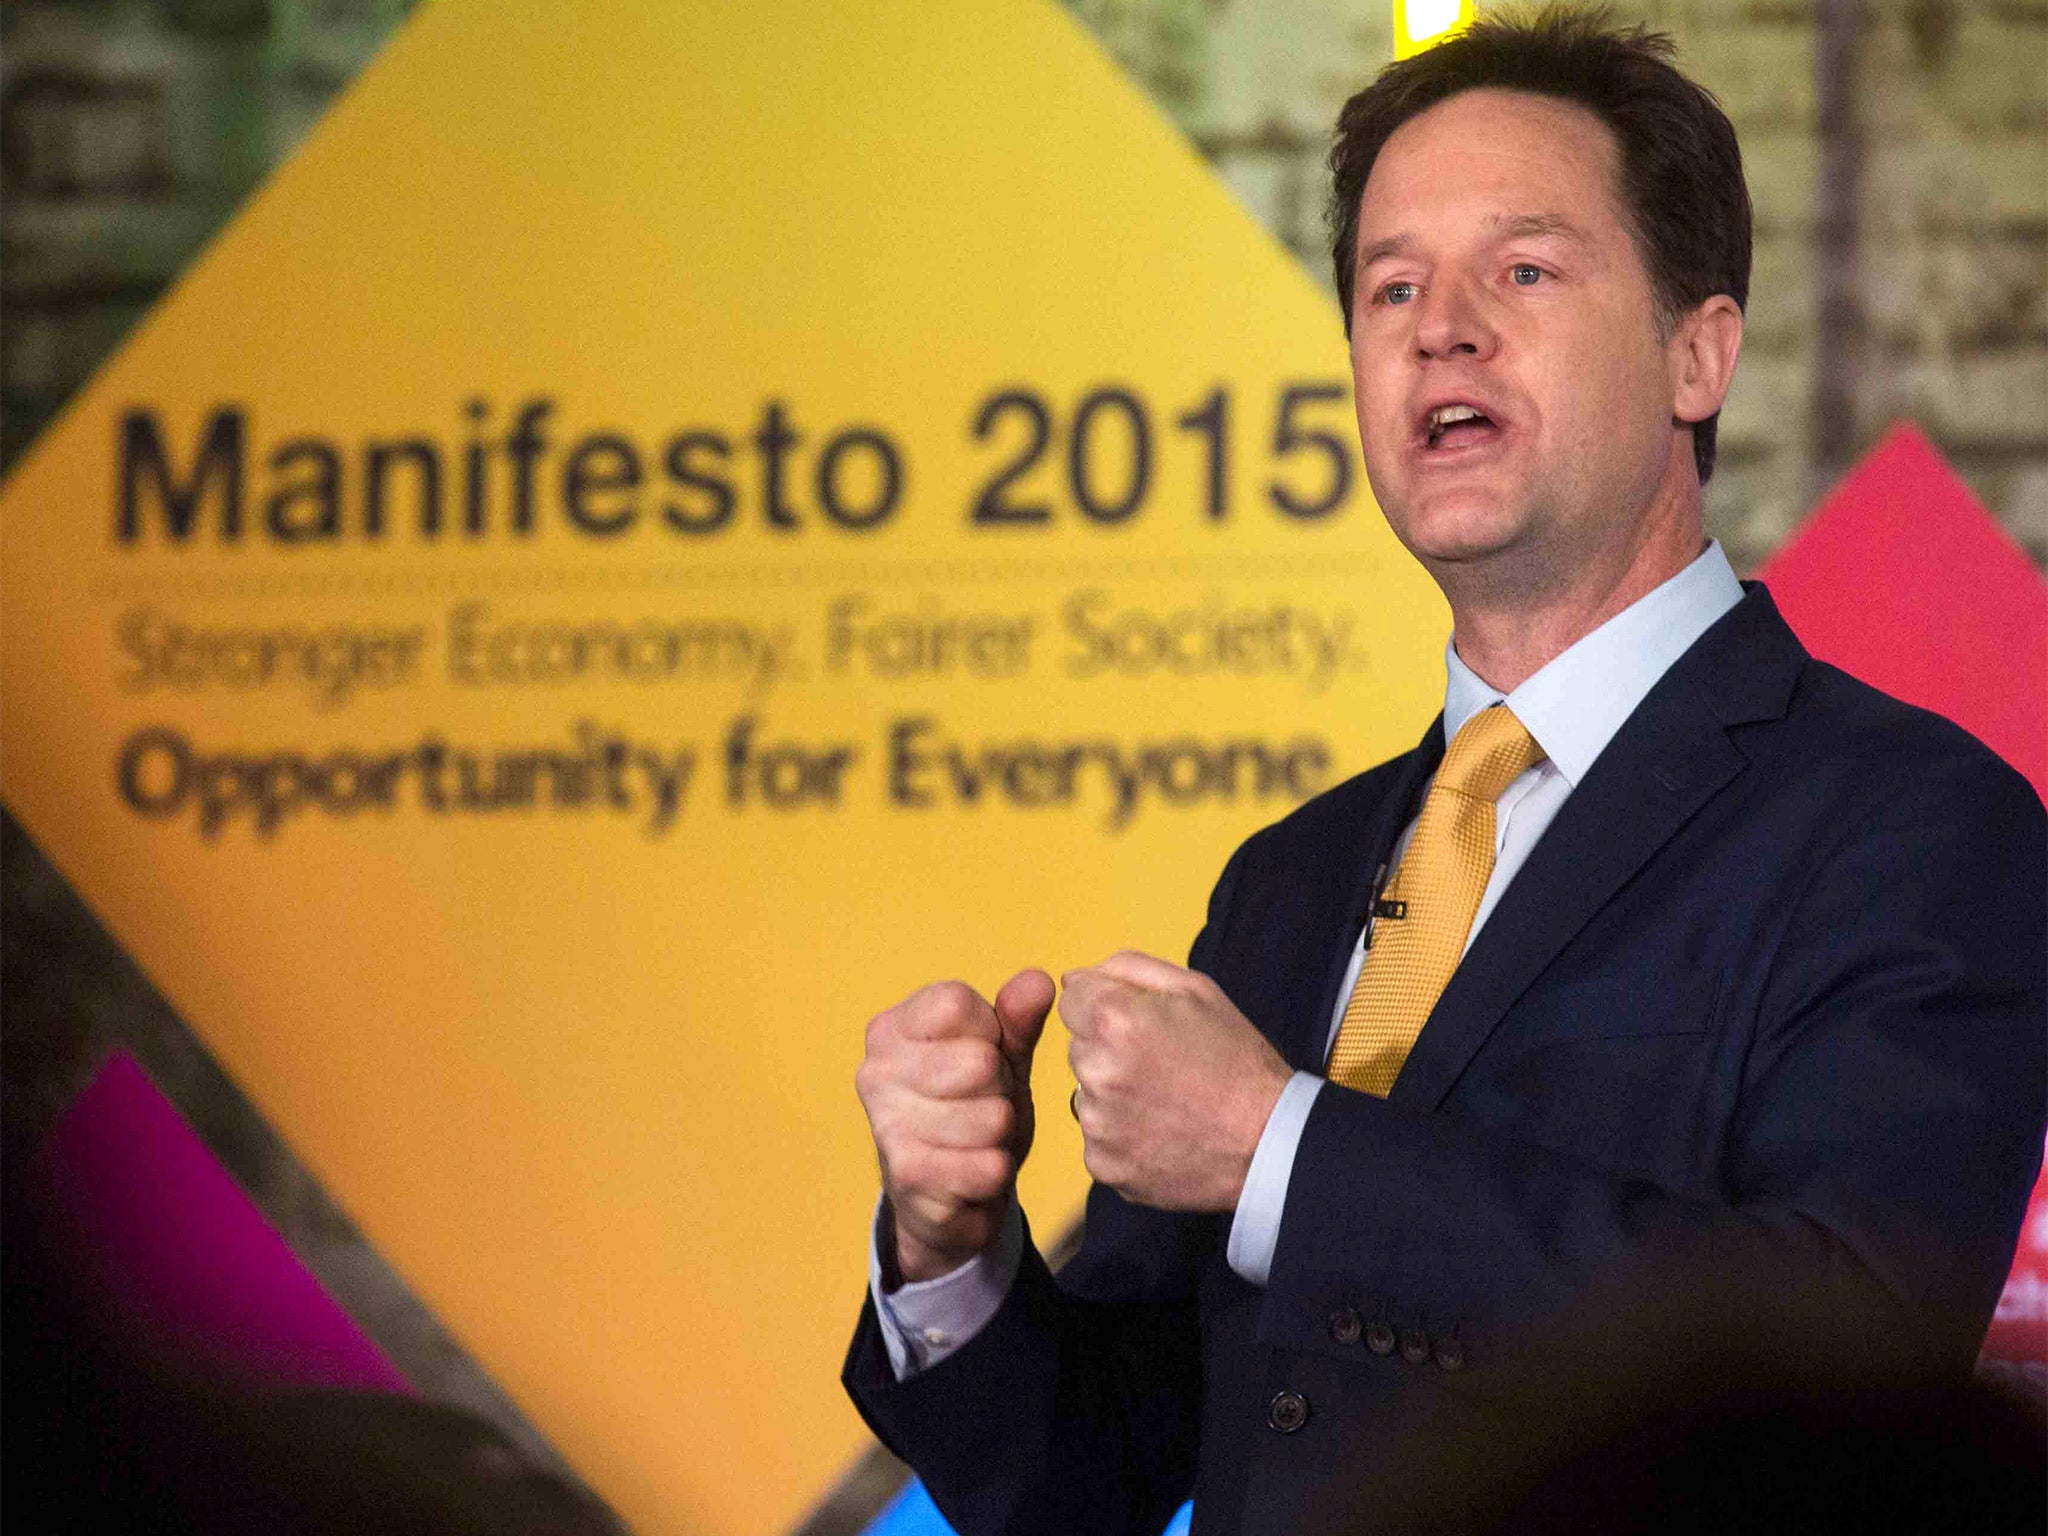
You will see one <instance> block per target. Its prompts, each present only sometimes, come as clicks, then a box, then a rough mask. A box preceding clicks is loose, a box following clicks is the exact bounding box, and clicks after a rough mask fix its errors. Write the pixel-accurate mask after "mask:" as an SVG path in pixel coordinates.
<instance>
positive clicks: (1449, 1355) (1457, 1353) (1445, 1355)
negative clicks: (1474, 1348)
mask: <svg viewBox="0 0 2048 1536" xmlns="http://www.w3.org/2000/svg"><path fill="white" fill-rule="evenodd" d="M1436 1363H1437V1364H1438V1365H1440V1366H1442V1367H1443V1368H1444V1369H1445V1370H1447V1371H1462V1370H1463V1369H1465V1346H1464V1345H1462V1344H1460V1343H1459V1342H1458V1341H1457V1340H1456V1339H1455V1338H1451V1339H1438V1340H1437V1341H1436Z"/></svg>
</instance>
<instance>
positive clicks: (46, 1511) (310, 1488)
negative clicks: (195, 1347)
mask: <svg viewBox="0 0 2048 1536" xmlns="http://www.w3.org/2000/svg"><path fill="white" fill-rule="evenodd" d="M10 1182H11V1181H10ZM9 1194H10V1196H18V1195H19V1189H18V1187H17V1188H14V1189H10V1190H9ZM6 1214H7V1225H6V1241H5V1246H4V1250H0V1256H4V1267H5V1315H4V1323H0V1336H4V1339H5V1346H4V1354H0V1363H4V1367H5V1384H4V1387H0V1404H4V1414H0V1467H4V1469H5V1470H4V1475H0V1524H4V1525H5V1527H6V1529H7V1531H8V1532H9V1536H24V1533H41V1532H53V1533H54V1532H65V1533H71V1532H99V1531H106V1532H115V1533H121V1536H287V1533H289V1536H328V1533H334V1536H341V1533H344V1532H346V1533H348V1536H363V1533H375V1536H386V1533H389V1536H413V1533H419V1536H428V1533H437V1536H471V1533H475V1536H485V1533H490V1536H621V1533H622V1532H623V1527H622V1526H620V1525H619V1524H618V1522H617V1521H616V1520H615V1519H614V1518H613V1517H612V1516H611V1515H610V1514H609V1512H607V1511H606V1510H604V1509H603V1508H602V1507H601V1506H598V1505H596V1504H595V1503H594V1502H593V1501H592V1500H591V1499H590V1498H589V1497H588V1496H587V1495H586V1494H584V1493H583V1492H582V1491H581V1490H579V1489H576V1488H573V1487H571V1486H570V1485H568V1484H567V1483H565V1482H564V1481H563V1480H562V1479H560V1478H558V1477H556V1476H554V1475H552V1474H550V1473H548V1472H545V1471H542V1470H539V1469H536V1468H535V1467H533V1466H532V1465H531V1463H530V1462H529V1460H528V1459H527V1458H526V1457H525V1456H523V1455H522V1454H521V1453H520V1452H519V1451H518V1450H517V1449H515V1447H514V1446H513V1445H512V1443H511V1442H510V1441H509V1440H508V1439H507V1438H506V1437H505V1436H504V1434H503V1433H502V1432H500V1431H499V1430H498V1429H497V1428H495V1427H494V1426H492V1425H491V1424H489V1423H487V1422H486V1421H484V1420H483V1419H481V1418H478V1417H476V1416H474V1415H472V1414H469V1413H466V1412H463V1411H461V1410H458V1409H453V1408H449V1407H445V1406H442V1405H440V1404H436V1403H430V1402H426V1401H423V1400H421V1399H419V1398H414V1397H406V1396H402V1395H399V1394H396V1393H387V1392H367V1391H359V1390H352V1389H336V1388H294V1389H258V1388H252V1387H246V1386H241V1385H238V1384H235V1383H231V1382H224V1381H218V1380H207V1379H201V1378H197V1377H194V1376H193V1375H191V1374H190V1373H189V1372H184V1371H181V1370H180V1369H178V1368H177V1366H176V1365H175V1364H173V1363H171V1362H167V1361H165V1360H163V1359H162V1358H161V1357H160V1356H158V1355H156V1354H155V1353H154V1352H152V1351H150V1350H148V1349H146V1348H145V1347H143V1346H142V1345H141V1344H140V1343H139V1342H138V1341H137V1339H136V1338H134V1337H132V1336H130V1335H129V1334H127V1333H125V1332H124V1331H122V1330H119V1329H117V1328H116V1327H114V1326H112V1325H111V1324H110V1322H109V1320H108V1317H107V1314H106V1313H105V1312H104V1311H103V1310H102V1309H101V1308H99V1307H98V1306H96V1305H95V1304H94V1302H93V1300H92V1299H91V1297H90V1293H89V1292H81V1289H80V1288H79V1287H77V1286H76V1285H75V1284H74V1283H73V1281H72V1277H71V1276H70V1275H68V1274H67V1273H66V1271H65V1267H64V1265H63V1264H62V1262H61V1261H60V1260H58V1259H57V1258H56V1257H55V1255H56V1254H58V1253H60V1252H61V1251H62V1250H61V1246H60V1245H53V1244H51V1243H50V1242H48V1241H46V1240H45V1239H46V1236H47V1230H48V1228H47V1223H45V1222H44V1221H42V1220H41V1219H39V1218H40V1213H39V1212H38V1211H37V1209H36V1207H35V1205H34V1202H33V1201H23V1200H21V1199H19V1198H13V1199H10V1201H9V1203H8V1209H7V1213H6Z"/></svg>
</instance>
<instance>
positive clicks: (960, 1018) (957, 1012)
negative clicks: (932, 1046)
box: [928, 981, 979, 1029]
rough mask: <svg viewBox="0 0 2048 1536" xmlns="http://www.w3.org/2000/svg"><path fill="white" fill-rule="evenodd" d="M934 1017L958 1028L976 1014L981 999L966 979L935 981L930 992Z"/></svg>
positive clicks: (934, 1019) (939, 1021) (940, 1022)
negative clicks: (975, 1009) (977, 1004)
mask: <svg viewBox="0 0 2048 1536" xmlns="http://www.w3.org/2000/svg"><path fill="white" fill-rule="evenodd" d="M928 997H929V1001H930V1007H931V1014H932V1019H933V1021H934V1022H935V1023H938V1024H942V1025H945V1026H946V1027H947V1028H949V1029H958V1028H960V1027H961V1026H962V1025H964V1024H965V1023H966V1022H967V1021H968V1020H969V1019H970V1018H972V1017H973V1015H974V1005H975V1003H976V1002H978V1001H979V999H978V998H977V997H976V996H975V994H974V989H973V988H972V987H970V986H968V985H967V983H966V982H964V981H940V982H934V983H933V984H932V986H931V988H930V991H929V993H928Z"/></svg>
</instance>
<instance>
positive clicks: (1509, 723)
mask: <svg viewBox="0 0 2048 1536" xmlns="http://www.w3.org/2000/svg"><path fill="white" fill-rule="evenodd" d="M1544 755H1545V754H1544V751H1543V749H1542V748H1541V747H1539V746H1538V745H1536V738H1535V737H1534V736H1531V735H1530V734H1529V731H1528V727H1526V726H1524V725H1523V724H1522V722H1521V721H1519V720H1517V719H1516V718H1515V716H1514V711H1512V710H1510V709H1509V708H1508V707H1507V706H1506V705H1505V704H1496V705H1494V706H1493V707H1492V708H1490V709H1482V710H1481V711H1479V713H1478V714H1476V715H1474V716H1473V717H1472V718H1471V719H1470V720H1467V721H1466V722H1465V725H1464V728H1463V729H1462V730H1460V731H1459V732H1458V736H1457V739H1456V740H1455V741H1453V742H1452V743H1451V747H1450V750H1449V751H1448V752H1446V753H1444V761H1443V766H1442V767H1441V768H1439V769H1437V772H1436V782H1437V783H1438V784H1439V785H1440V786H1442V787H1443V788H1445V789H1450V790H1455V791H1457V792H1458V793H1459V794H1461V795H1469V796H1471V797H1472V798H1473V799H1474V800H1487V801H1492V800H1498V799H1499V798H1500V792H1501V791H1502V790H1504V789H1506V788H1507V787H1508V786H1509V785H1510V784H1512V783H1514V781H1515V780H1516V779H1517V778H1519V777H1520V776H1521V775H1522V774H1524V773H1526V772H1527V771H1528V770H1529V769H1531V768H1533V767H1535V766H1536V765H1537V764H1538V763H1540V762H1542V761H1543V758H1544Z"/></svg>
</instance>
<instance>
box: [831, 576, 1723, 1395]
mask: <svg viewBox="0 0 2048 1536" xmlns="http://www.w3.org/2000/svg"><path fill="white" fill-rule="evenodd" d="M1740 601H1742V584H1741V583H1740V582H1739V581H1737V580H1736V578H1735V572H1734V571H1733V570H1732V569H1731V568H1730V566H1729V564H1728V557H1727V556H1726V555H1724V554H1723V553H1722V552H1721V546H1720V545H1719V544H1718V543H1709V544H1708V545H1707V547H1706V550H1705V551H1704V552H1703V553H1702V554H1701V555H1700V556H1699V558H1698V559H1696V560H1694V561H1693V562H1692V564H1691V565H1688V566H1687V567H1686V568H1685V569H1684V570H1682V571H1680V572H1679V573H1678V574H1677V575H1676V576H1674V577H1672V578H1671V579H1670V580H1669V581H1667V582H1665V583H1664V584H1663V585H1662V586H1660V587H1658V588H1657V589H1656V590H1655V591H1653V592H1651V593H1650V594H1648V595H1647V596H1646V597H1643V598H1641V599H1640V600H1638V601H1637V602H1635V603H1634V604H1632V605H1631V606H1629V607H1628V608H1625V609H1624V610H1622V611H1621V612H1620V613H1618V614H1616V615H1615V616H1614V617H1613V618H1611V619H1609V620H1608V621H1607V622H1606V623H1605V624H1603V625H1601V626H1600V627H1599V628H1598V629H1596V630H1594V631H1593V632H1592V633H1591V634H1589V635H1587V636H1585V637H1584V638H1583V639H1581V640H1579V641H1578V642H1577V643H1576V644H1574V645H1572V646H1571V647H1570V648H1569V649H1567V650H1566V651H1565V652H1563V654H1561V655H1559V656H1558V657H1556V658H1555V659H1554V660H1553V661H1551V662H1550V663H1549V664H1548V665H1547V666H1545V667H1543V668H1542V669H1541V670H1540V671H1538V672H1536V673H1535V674H1534V675H1532V676H1531V677H1529V678H1528V679H1527V680H1526V681H1524V682H1523V683H1522V685H1521V686H1520V687H1518V688H1517V689H1515V691H1514V692H1513V693H1509V694H1503V693H1501V692H1500V691H1499V690H1498V689H1496V688H1494V687H1492V686H1491V685H1489V684H1488V683H1486V682H1484V681H1483V680H1482V679H1481V678H1480V677H1479V676H1478V674H1477V673H1475V672H1473V671H1472V669H1471V668H1470V667H1468V666H1466V665H1465V663H1464V662H1463V661H1461V660H1460V659H1459V658H1458V652H1457V647H1456V645H1455V643H1454V644H1452V645H1448V646H1446V647H1445V648H1444V668H1445V672H1446V676H1447V681H1446V684H1445V688H1444V733H1445V738H1446V740H1448V739H1449V738H1451V737H1454V736H1456V735H1457V733H1458V731H1459V729H1460V728H1461V727H1462V726H1463V725H1464V724H1465V722H1466V721H1468V720H1470V719H1471V718H1472V717H1473V716H1474V715H1476V714H1478V713H1479V711H1480V710H1482V709H1486V708H1489V707H1490V706H1492V705H1495V704H1499V703H1503V702H1505V703H1506V704H1507V706H1508V707H1509V708H1510V709H1512V710H1513V711H1514V712H1515V717H1516V718H1517V719H1518V720H1520V721H1521V722H1522V724H1523V725H1524V726H1525V727H1526V728H1527V729H1528V731H1529V734H1530V735H1531V736H1534V737H1535V738H1536V742H1537V744H1538V745H1539V746H1541V747H1542V748H1543V750H1544V753H1545V754H1546V755H1545V758H1544V761H1542V762H1540V763H1538V764H1537V765H1536V766H1535V767H1533V768H1531V769H1529V770H1528V772H1526V773H1524V774H1522V775H1521V776H1520V777H1519V778H1517V779H1516V780H1515V781H1514V782H1513V783H1511V784H1509V785H1508V787H1507V788H1506V789H1504V790H1502V791H1501V793H1500V798H1499V799H1497V800H1496V801H1495V802H1494V862H1493V875H1492V877H1491V878H1490V879H1489V880H1488V881H1487V883H1486V890H1485V891H1484V892H1483V893H1482V894H1481V896H1480V898H1479V908H1478V910H1477V911H1476V912H1475V913H1474V914H1473V918H1472V928H1471V931H1470V932H1469V933H1468V934H1467V935H1466V938H1465V947H1466V948H1467V949H1468V950H1469V949H1470V948H1471V946H1472V940H1473V939H1474V938H1476V937H1477V936H1478V934H1479V930H1480V929H1481V928H1482V927H1483V926H1484V925H1485V923H1486V919H1487V917H1488V916H1489V915H1490V914H1491V913H1492V911H1493V909H1494V907H1495V906H1496V905H1498V904H1499V902H1500V897H1501V893H1502V892H1503V891H1505V890H1506V889H1507V887H1508V883H1509V882H1510V881H1511V880H1513V879H1514V878H1515V875H1516V872H1517V871H1519V870H1520V869H1521V867H1522V864H1523V862H1524V861H1525V860H1526V859H1527V858H1528V857H1529V852H1530V850H1531V849H1533V848H1534V847H1535V846H1536V842H1537V839H1538V838H1540V837H1542V835H1543V832H1544V829H1545V828H1547V827H1548V826H1549V825H1550V822H1551V818H1553V817H1554V816H1556V815H1557V812H1558V809H1559V807H1561V806H1562V805H1563V804H1564V802H1565V800H1566V798H1567V797H1568V796H1569V795H1570V794H1571V792H1572V790H1573V789H1574V788H1575V787H1577V785H1578V783H1579V781H1580V780H1581V779H1583V778H1584V777H1585V776H1586V773H1587V770H1589V769H1590V768H1591V767H1592V766H1593V763H1594V761H1595V760H1596V759H1597V758H1598V757H1599V756H1600V754H1601V753H1602V752H1603V751H1605V750H1606V748H1607V743H1608V742H1610V741H1612V740H1613V739H1614V734H1615V732H1616V731H1618V730H1620V729H1621V727H1622V724H1623V722H1625V721H1626V720H1627V719H1628V717H1629V716H1630V715H1632V714H1634V713H1635V710H1636V706H1637V705H1639V704H1641V703H1642V701H1643V698H1644V696H1645V695H1647V694H1648V693H1649V691H1650V689H1651V688H1653V687H1654V686H1656V683H1657V680H1658V679H1659V678H1661V677H1662V676H1663V675H1664V674H1665V672H1666V671H1668V670H1669V669H1670V667H1671V664H1672V663H1673V662H1675V661H1677V660H1678V658H1679V657H1680V656H1683V655H1684V654H1685V653H1686V651H1688V650H1690V649H1691V648H1692V644H1693V642H1694V641H1695V640H1697V639H1699V637H1700V636H1701V635H1703V634H1705V633H1706V631H1707V630H1708V628H1709V627H1710V626H1712V624H1713V623H1714V621H1715V620H1717V619H1719V618H1720V617H1721V616H1722V615H1723V614H1725V613H1726V612H1727V611H1728V610H1729V609H1731V608H1733V607H1734V606H1735V605H1736V604H1737V603H1739V602H1740ZM1414 835H1415V824H1414V822H1412V821H1411V822H1410V823H1409V824H1408V826H1407V827H1406V828H1404V829H1403V831H1402V833H1401V837H1400V840H1399V841H1398V842H1397V843H1396V844H1395V847H1394V854H1393V857H1392V858H1391V859H1390V860H1389V861H1388V862H1389V867H1390V868H1394V867H1398V866H1399V863H1400V859H1401V856H1402V855H1403V854H1404V853H1406V852H1407V848H1408V843H1409V840H1410V839H1411V838H1412V837H1413V836H1414ZM1364 962H1365V938H1364V935H1363V934H1361V935H1360V936H1359V940H1358V943H1357V944H1356V945H1355V946H1354V947H1353V949H1352V954H1351V964H1350V967H1349V969H1348V970H1347V971H1346V972H1345V976H1344V984H1343V986H1341V987H1340V988H1338V990H1337V1005H1336V1008H1335V1010H1334V1011H1333V1013H1332V1015H1331V1018H1330V1027H1329V1034H1328V1037H1327V1039H1326V1041H1325V1044H1324V1054H1325V1055H1326V1056H1327V1055H1328V1051H1329V1046H1330V1045H1331V1044H1333V1043H1335V1041H1336V1038H1337V1026H1338V1024H1339V1023H1341V1022H1342V1020H1343V1017H1344V1005H1345V1004H1346V1002H1348V1001H1349V1000H1350V997H1351V990H1352V987H1353V986H1354V984H1355V983H1356V982H1357V979H1358V971H1359V967H1360V966H1361V965H1363V964H1364ZM1323 1086H1324V1079H1322V1078H1320V1077H1318V1076H1316V1075H1314V1074H1313V1073H1309V1072H1297V1073H1295V1074H1294V1076H1293V1078H1292V1079H1291V1080H1290V1081H1289V1082H1288V1084H1287V1087H1286V1088H1285V1089H1283V1090H1282V1092H1281V1094H1280V1099H1279V1102H1278V1103H1277V1104H1275V1105H1274V1106H1273V1112H1272V1114H1271V1115H1270V1116H1269V1117H1268V1119H1267V1121H1266V1129H1265V1133H1264V1134H1263V1135H1262V1136H1261V1137H1260V1138H1259V1145H1258V1148H1257V1150H1256V1151H1255V1152H1254V1153H1253V1155H1252V1163H1251V1169H1250V1171H1249V1173H1247V1175H1246V1176H1245V1181H1244V1189H1243V1191H1242V1193H1240V1194H1239V1196H1238V1201H1237V1213H1236V1216H1235V1217H1234V1218H1233V1220H1232V1222H1231V1227H1230V1242H1229V1247H1228V1249H1227V1251H1226V1257H1227V1258H1228V1260H1229V1263H1230V1267H1231V1268H1232V1269H1234V1270H1236V1271H1237V1273H1238V1274H1240V1275H1242V1276H1243V1277H1244V1278H1245V1279H1246V1280H1248V1281H1250V1282H1251V1283H1252V1284H1253V1285H1260V1286H1263V1285H1264V1284H1265V1283H1266V1279H1267V1276H1268V1275H1269V1274H1270V1273H1271V1272H1272V1268H1273V1249H1274V1246H1275V1244H1276V1243H1277V1242H1278V1241H1279V1237H1280V1217H1281V1213H1282V1212H1283V1211H1284V1210H1285V1208H1286V1205H1287V1186H1288V1183H1289V1180H1290V1179H1291V1178H1292V1176H1293V1172H1294V1154H1295V1151H1296V1149H1297V1148H1298V1147H1299V1146H1300V1144H1301V1133H1302V1129H1303V1127H1304V1126H1305V1125H1306V1124H1307V1122H1308V1116H1309V1111H1310V1110H1311V1109H1312V1108H1313V1107H1314V1105H1315V1101H1316V1095H1317V1094H1318V1093H1320V1092H1321V1091H1322V1089H1323ZM881 1214H882V1213H881V1210H880V1208H879V1207H878V1208H877V1212H876V1216H877V1220H879V1219H880V1217H881ZM1022 1253H1023V1223H1022V1219H1021V1217H1020V1216H1019V1215H1018V1213H1017V1211H1016V1208H1015V1206H1014V1204H1013V1205H1012V1207H1011V1210H1010V1213H1009V1216H1008V1218H1007V1220H1006V1221H1005V1223H1004V1226H1003V1229H1002V1235H1001V1237H1000V1238H999V1239H998V1240H997V1241H996V1242H995V1243H994V1244H992V1245H991V1246H990V1248H989V1250H988V1252H986V1253H984V1254H982V1255H981V1256H980V1257H978V1258H975V1259H971V1260H969V1261H968V1262H967V1263H966V1264H963V1265H962V1266H961V1267H960V1268H958V1269H956V1270H954V1271H952V1272H951V1273H950V1274H946V1275H942V1276H940V1277H939V1278H938V1279H936V1280H926V1281H921V1282H915V1283H911V1284H906V1285H903V1286H899V1287H898V1288H897V1289H896V1290H894V1291H887V1292H885V1291H884V1289H883V1287H882V1273H881V1263H880V1258H879V1255H878V1252H877V1250H875V1248H874V1246H873V1244H872V1243H871V1244H870V1254H869V1265H868V1284H869V1289H870V1290H871V1292H872V1293H873V1295H874V1298H875V1310H876V1312H877V1314H878V1315H879V1317H880V1319H881V1324H882V1337H883V1341H884V1343H885V1344H886V1346H887V1348H888V1351H889V1362H890V1364H891V1365H892V1366H893V1367H894V1368H895V1371H896V1376H897V1379H898V1380H902V1379H903V1378H905V1377H907V1376H909V1375H911V1374H912V1373H914V1372H915V1371H918V1370H921V1369H925V1368H927V1367H930V1366H932V1365H936V1364H937V1363H938V1362H939V1361H940V1360H942V1359H944V1358H945V1357H946V1356H947V1355H948V1354H950V1353H952V1351H954V1350H955V1349H958V1348H959V1347H960V1346H961V1345H962V1344H964V1343H966V1342H967V1341H968V1340H969V1339H971V1338H972V1337H973V1336H974V1335H975V1333H977V1332H978V1331H979V1330H980V1329H981V1328H982V1327H983V1325H985V1324H986V1323H987V1321H988V1320H989V1319H990V1318H991V1317H993V1316H994V1315H995V1313H996V1309H997V1308H998V1307H1000V1306H1001V1305H1002V1302H1003V1298H1004V1297H1005V1296H1006V1295H1007V1294H1008V1293H1009V1288H1010V1284H1011V1282H1012V1281H1013V1280H1014V1279H1015V1277H1016V1273H1017V1264H1018V1262H1019V1260H1020V1258H1021V1256H1022Z"/></svg>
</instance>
